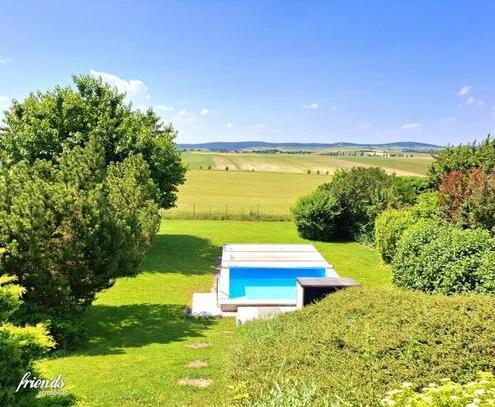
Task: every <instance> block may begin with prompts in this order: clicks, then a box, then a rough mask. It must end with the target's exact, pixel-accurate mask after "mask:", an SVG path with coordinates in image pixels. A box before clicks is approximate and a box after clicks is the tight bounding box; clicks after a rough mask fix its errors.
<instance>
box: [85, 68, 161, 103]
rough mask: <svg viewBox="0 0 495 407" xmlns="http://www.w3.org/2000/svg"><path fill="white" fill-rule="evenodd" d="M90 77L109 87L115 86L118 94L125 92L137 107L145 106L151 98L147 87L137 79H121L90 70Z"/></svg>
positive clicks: (110, 74)
mask: <svg viewBox="0 0 495 407" xmlns="http://www.w3.org/2000/svg"><path fill="white" fill-rule="evenodd" d="M89 73H90V75H91V76H93V77H95V78H101V79H102V80H103V81H104V82H106V83H108V84H109V85H111V86H115V87H116V88H117V89H118V90H119V92H125V93H126V95H127V99H128V100H130V101H132V102H133V103H135V104H136V105H138V106H146V105H148V104H149V99H150V98H151V96H150V94H149V92H148V87H147V86H146V85H145V84H144V82H143V81H141V80H139V79H122V78H120V77H119V76H117V75H115V74H112V73H108V72H101V71H96V70H94V69H91V70H90V71H89Z"/></svg>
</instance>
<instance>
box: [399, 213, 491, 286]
mask: <svg viewBox="0 0 495 407" xmlns="http://www.w3.org/2000/svg"><path fill="white" fill-rule="evenodd" d="M494 252H495V240H493V239H492V238H491V237H490V234H489V233H488V232H487V231H484V230H462V229H458V228H456V227H454V226H452V225H440V224H438V223H437V222H435V221H421V222H418V223H417V224H416V225H413V226H411V227H410V228H409V229H407V230H406V231H405V232H404V235H403V237H402V239H401V241H400V243H399V246H398V248H397V253H396V255H395V257H394V259H393V262H392V270H393V281H394V283H395V284H396V285H397V286H400V287H405V288H411V289H417V290H421V291H425V292H441V293H445V294H452V293H458V292H463V291H479V292H492V293H495V291H494V286H493V276H494V274H495V263H491V264H490V262H489V261H488V259H490V258H492V257H491V256H492V254H491V253H494ZM485 276H486V277H487V278H485Z"/></svg>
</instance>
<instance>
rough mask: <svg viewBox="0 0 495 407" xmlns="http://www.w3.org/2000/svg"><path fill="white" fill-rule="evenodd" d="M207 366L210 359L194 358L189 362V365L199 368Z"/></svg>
mask: <svg viewBox="0 0 495 407" xmlns="http://www.w3.org/2000/svg"><path fill="white" fill-rule="evenodd" d="M206 366H208V361H206V360H202V359H197V360H193V361H192V362H189V363H188V364H187V367H192V368H194V369H199V368H201V367H206Z"/></svg>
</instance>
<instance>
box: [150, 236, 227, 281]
mask: <svg viewBox="0 0 495 407" xmlns="http://www.w3.org/2000/svg"><path fill="white" fill-rule="evenodd" d="M221 251H222V249H221V247H219V246H215V245H214V244H213V243H212V242H211V241H210V240H208V239H202V238H199V237H196V236H191V235H164V234H160V235H156V237H155V242H154V243H153V246H152V247H151V248H150V250H149V251H148V253H147V255H146V258H145V259H144V262H143V266H142V267H141V271H146V272H150V273H153V272H155V273H182V274H189V275H191V274H196V275H201V274H210V273H212V272H213V271H214V269H215V261H216V259H217V257H218V256H220V254H221Z"/></svg>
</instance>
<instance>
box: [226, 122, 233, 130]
mask: <svg viewBox="0 0 495 407" xmlns="http://www.w3.org/2000/svg"><path fill="white" fill-rule="evenodd" d="M225 127H227V128H228V129H231V128H232V127H234V125H233V124H232V123H227V124H226V125H225Z"/></svg>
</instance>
